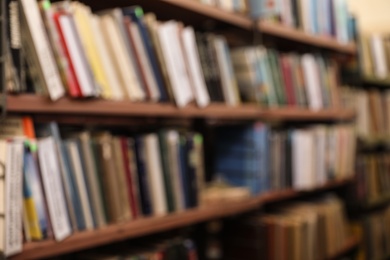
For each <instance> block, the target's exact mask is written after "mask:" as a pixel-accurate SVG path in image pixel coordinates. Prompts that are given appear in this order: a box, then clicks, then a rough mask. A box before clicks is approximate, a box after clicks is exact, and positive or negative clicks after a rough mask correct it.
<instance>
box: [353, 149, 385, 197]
mask: <svg viewBox="0 0 390 260" xmlns="http://www.w3.org/2000/svg"><path fill="white" fill-rule="evenodd" d="M389 190H390V155H389V154H387V153H380V154H364V155H358V156H357V159H356V184H355V192H354V193H355V198H356V201H359V203H366V204H367V205H371V204H375V203H376V202H380V201H381V200H383V199H386V198H389V196H390V193H389Z"/></svg>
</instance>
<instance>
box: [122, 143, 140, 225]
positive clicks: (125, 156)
mask: <svg viewBox="0 0 390 260" xmlns="http://www.w3.org/2000/svg"><path fill="white" fill-rule="evenodd" d="M121 147H122V156H123V163H124V169H125V173H126V179H127V187H128V189H127V190H128V192H129V194H128V196H129V201H130V208H131V214H132V217H133V219H135V218H137V217H138V216H139V212H138V207H137V201H136V193H135V190H134V180H133V178H132V172H131V166H130V163H131V162H130V159H129V150H128V140H127V138H126V137H122V138H121Z"/></svg>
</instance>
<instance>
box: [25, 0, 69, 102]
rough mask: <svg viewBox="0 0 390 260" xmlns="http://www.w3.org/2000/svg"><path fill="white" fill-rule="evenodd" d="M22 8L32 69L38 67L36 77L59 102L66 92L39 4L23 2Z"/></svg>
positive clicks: (42, 86) (29, 0)
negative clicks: (45, 29)
mask: <svg viewBox="0 0 390 260" xmlns="http://www.w3.org/2000/svg"><path fill="white" fill-rule="evenodd" d="M21 8H22V24H23V27H22V28H25V31H23V33H22V38H24V42H25V43H26V44H27V45H30V47H29V48H28V49H27V50H26V53H27V56H29V61H30V68H31V67H32V66H36V71H37V74H36V75H37V78H39V84H40V85H41V88H44V89H45V91H46V92H47V93H49V96H50V98H51V99H52V100H57V99H59V98H60V97H62V96H63V95H64V94H65V90H64V86H63V85H62V82H61V79H60V75H59V72H58V68H57V66H56V64H55V61H54V56H53V53H52V50H51V48H50V45H49V42H48V39H47V35H46V34H45V31H44V25H43V22H42V19H41V16H40V14H39V8H38V4H37V2H35V1H31V0H23V1H22V2H21ZM26 44H25V45H24V46H26Z"/></svg>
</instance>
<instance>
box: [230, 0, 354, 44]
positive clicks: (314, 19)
mask: <svg viewBox="0 0 390 260" xmlns="http://www.w3.org/2000/svg"><path fill="white" fill-rule="evenodd" d="M226 1H229V0H226ZM249 6H250V8H249V14H250V16H252V17H254V18H260V19H262V20H265V21H271V22H274V21H275V22H278V23H281V24H283V25H285V26H289V27H294V28H299V29H302V30H303V31H304V32H306V33H308V34H312V35H319V36H323V37H328V38H335V39H336V40H337V41H338V42H340V43H349V42H352V40H353V35H354V30H355V29H354V26H353V19H352V18H351V17H350V14H349V11H348V6H347V1H346V0H324V1H317V0H283V1H279V0H249Z"/></svg>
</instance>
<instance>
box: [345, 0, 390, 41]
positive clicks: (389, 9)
mask: <svg viewBox="0 0 390 260" xmlns="http://www.w3.org/2000/svg"><path fill="white" fill-rule="evenodd" d="M347 2H348V6H349V9H350V10H351V12H352V13H353V14H355V15H356V17H358V20H359V27H360V30H361V31H362V32H365V33H369V32H370V33H372V32H377V33H390V0H347Z"/></svg>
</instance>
